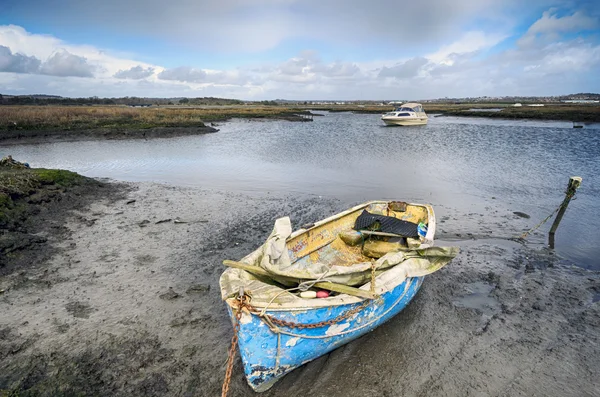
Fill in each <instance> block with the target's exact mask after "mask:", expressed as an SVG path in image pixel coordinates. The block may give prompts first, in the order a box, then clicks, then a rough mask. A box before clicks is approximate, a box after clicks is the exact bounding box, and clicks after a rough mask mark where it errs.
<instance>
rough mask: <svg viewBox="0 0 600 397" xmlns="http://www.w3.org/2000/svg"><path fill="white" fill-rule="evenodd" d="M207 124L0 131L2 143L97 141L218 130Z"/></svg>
mask: <svg viewBox="0 0 600 397" xmlns="http://www.w3.org/2000/svg"><path fill="white" fill-rule="evenodd" d="M218 131H219V129H217V128H213V127H209V126H197V127H152V128H89V129H84V130H70V129H63V130H34V129H30V130H8V131H0V143H2V145H6V146H8V145H22V144H34V143H51V142H72V141H98V140H106V139H152V138H172V137H176V136H187V135H201V134H209V133H213V132H218Z"/></svg>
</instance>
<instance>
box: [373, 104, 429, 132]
mask: <svg viewBox="0 0 600 397" xmlns="http://www.w3.org/2000/svg"><path fill="white" fill-rule="evenodd" d="M381 120H383V122H384V123H385V124H386V125H404V126H406V125H424V124H427V114H425V110H423V105H421V104H420V103H405V104H404V105H402V106H400V107H397V108H396V109H395V110H394V111H393V112H389V113H386V114H384V115H383V116H381Z"/></svg>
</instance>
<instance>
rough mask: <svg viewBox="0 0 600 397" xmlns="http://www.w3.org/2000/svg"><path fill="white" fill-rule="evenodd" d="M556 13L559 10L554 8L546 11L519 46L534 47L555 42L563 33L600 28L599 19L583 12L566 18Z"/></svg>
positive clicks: (530, 28)
mask: <svg viewBox="0 0 600 397" xmlns="http://www.w3.org/2000/svg"><path fill="white" fill-rule="evenodd" d="M556 13H557V10H556V9H554V8H552V9H549V10H548V11H545V12H544V13H543V14H542V17H541V18H540V19H538V20H537V21H535V22H534V23H533V25H531V26H530V27H529V29H528V30H527V32H526V33H525V35H523V37H521V38H520V39H519V41H518V44H519V46H521V47H532V46H534V45H536V44H538V43H541V44H544V43H547V42H549V41H554V40H556V39H557V38H559V37H560V36H559V35H560V34H562V33H570V32H582V31H590V30H594V29H598V28H599V27H600V21H599V20H598V18H596V17H593V16H588V15H585V14H584V13H583V12H581V11H576V12H574V13H573V14H572V15H566V16H564V17H558V16H557V15H556Z"/></svg>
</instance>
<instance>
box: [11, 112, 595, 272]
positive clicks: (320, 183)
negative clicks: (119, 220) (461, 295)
mask: <svg viewBox="0 0 600 397" xmlns="http://www.w3.org/2000/svg"><path fill="white" fill-rule="evenodd" d="M218 128H220V131H219V132H218V133H215V134H206V135H201V136H192V137H189V136H188V137H178V138H168V139H152V140H147V141H144V140H129V141H126V140H125V141H124V140H115V141H88V142H57V143H47V144H29V145H21V146H10V147H4V148H0V155H1V156H4V155H6V154H12V155H13V157H14V158H15V159H17V160H19V161H26V162H29V163H30V165H31V166H32V167H46V168H63V169H68V170H72V171H75V172H78V173H81V174H83V175H86V176H90V177H105V178H112V179H116V180H126V181H154V182H163V183H168V184H172V185H182V186H198V187H203V188H214V189H222V190H227V191H269V192H272V193H273V194H278V193H299V194H309V195H316V196H325V197H335V198H338V199H340V200H342V201H343V202H344V203H348V204H349V205H350V204H356V203H359V202H363V201H367V200H374V199H398V200H406V201H414V202H427V203H431V204H433V206H434V208H435V209H436V215H437V216H438V219H440V218H443V217H453V216H461V217H463V218H464V223H465V225H467V227H466V229H467V230H468V225H471V224H474V223H475V222H478V223H479V224H481V223H485V222H486V219H488V218H489V217H488V216H487V215H490V217H491V214H507V216H508V215H511V216H512V213H513V212H514V211H519V212H522V213H525V214H527V215H529V216H530V218H529V219H524V218H521V217H519V216H517V215H514V222H518V224H519V226H520V227H521V229H520V230H526V229H528V228H530V227H533V226H535V225H536V224H538V223H539V222H540V221H541V220H542V219H544V218H546V217H547V216H548V215H549V214H550V213H551V212H552V211H553V210H555V209H556V208H557V206H558V205H559V204H560V203H561V202H562V200H563V198H564V190H565V188H566V186H567V182H568V179H569V177H570V176H581V177H582V178H583V183H582V186H581V188H580V189H579V191H578V193H577V195H576V199H574V200H572V201H571V203H570V205H569V208H568V210H567V212H566V214H565V216H564V218H563V220H562V222H561V225H560V227H559V229H558V232H557V234H556V252H557V254H558V255H559V256H561V257H562V258H564V259H565V260H567V261H568V262H571V263H573V264H575V265H577V266H581V267H585V268H591V269H597V270H598V269H600V259H598V258H600V125H598V124H596V125H587V126H586V127H585V128H582V129H573V128H572V124H571V123H567V122H545V121H526V120H519V121H512V120H510V121H508V120H495V119H485V118H456V117H433V115H430V119H429V124H428V125H426V126H417V127H385V126H383V124H382V123H381V121H380V120H379V115H358V114H350V113H324V115H323V116H322V117H315V118H314V122H307V123H292V122H286V121H268V122H259V121H246V120H233V121H230V122H227V123H223V124H222V125H220V126H219V127H218ZM552 220H553V218H551V219H550V220H549V221H548V222H547V223H546V224H544V225H542V226H541V227H540V229H539V231H538V232H537V233H536V234H533V235H532V236H530V237H529V238H528V244H532V245H534V246H538V247H543V246H545V245H546V238H547V237H546V235H545V233H547V231H548V230H549V228H550V225H551V223H552ZM292 221H293V220H292ZM438 227H439V225H438ZM490 227H491V228H492V229H493V234H494V236H495V237H500V238H511V237H516V236H515V235H514V232H510V233H508V232H507V233H504V234H503V230H502V226H501V225H499V224H494V225H491V224H490ZM440 229H441V228H440ZM444 233H445V235H444V236H445V237H451V233H452V231H444ZM442 238H443V237H442Z"/></svg>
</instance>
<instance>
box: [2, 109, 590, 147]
mask: <svg viewBox="0 0 600 397" xmlns="http://www.w3.org/2000/svg"><path fill="white" fill-rule="evenodd" d="M423 106H424V108H425V111H426V112H427V113H428V114H429V115H430V116H431V115H432V114H441V115H445V116H458V117H489V118H494V119H509V120H511V119H512V120H514V119H531V120H548V121H552V120H554V121H567V122H573V123H582V122H600V106H599V105H597V104H593V105H582V104H562V103H561V104H544V106H529V105H528V104H524V105H523V106H517V107H516V106H514V105H509V104H494V103H485V104H482V103H461V104H439V103H435V104H433V103H424V104H423ZM393 109H394V107H393V106H391V105H384V106H374V105H369V106H367V105H308V104H306V105H299V106H295V107H286V106H248V105H229V106H160V107H147V108H132V107H125V106H20V105H10V106H0V120H1V121H0V142H1V143H2V144H6V145H10V144H20V143H40V142H48V141H51V142H54V141H77V140H104V139H148V138H159V137H164V138H168V137H174V136H186V135H197V134H206V133H212V132H217V131H218V122H222V121H226V120H230V119H233V118H241V119H248V120H287V121H311V120H312V116H311V112H312V111H316V112H318V111H329V112H353V113H358V114H383V113H386V112H388V111H391V110H393ZM474 109H477V110H474ZM498 109H501V110H498ZM215 127H216V128H215Z"/></svg>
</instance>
